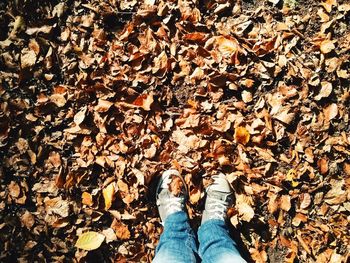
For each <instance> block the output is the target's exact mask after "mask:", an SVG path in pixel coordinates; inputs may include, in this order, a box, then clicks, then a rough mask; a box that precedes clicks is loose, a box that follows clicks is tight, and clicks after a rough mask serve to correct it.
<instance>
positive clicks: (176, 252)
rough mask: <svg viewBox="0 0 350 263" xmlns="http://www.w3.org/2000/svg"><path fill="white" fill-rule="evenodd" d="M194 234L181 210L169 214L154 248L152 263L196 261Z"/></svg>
mask: <svg viewBox="0 0 350 263" xmlns="http://www.w3.org/2000/svg"><path fill="white" fill-rule="evenodd" d="M195 240H196V239H195V235H194V233H193V231H192V229H191V227H190V225H189V223H188V217H187V214H186V213H185V212H183V211H180V212H176V213H173V214H171V215H169V216H168V217H167V218H166V220H165V223H164V231H163V233H162V235H161V237H160V240H159V244H158V246H157V249H156V256H155V257H154V259H153V262H154V263H162V262H164V263H165V262H166V263H168V262H174V263H178V262H179V263H180V262H181V263H185V262H196V255H197V244H196V241H195Z"/></svg>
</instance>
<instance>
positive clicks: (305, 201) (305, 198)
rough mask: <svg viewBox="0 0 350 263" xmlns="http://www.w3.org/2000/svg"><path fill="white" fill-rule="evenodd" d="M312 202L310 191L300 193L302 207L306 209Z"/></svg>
mask: <svg viewBox="0 0 350 263" xmlns="http://www.w3.org/2000/svg"><path fill="white" fill-rule="evenodd" d="M310 204H311V196H310V194H309V193H303V194H301V195H300V208H301V209H305V208H308V207H309V205H310Z"/></svg>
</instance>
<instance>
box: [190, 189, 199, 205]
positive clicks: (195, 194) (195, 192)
mask: <svg viewBox="0 0 350 263" xmlns="http://www.w3.org/2000/svg"><path fill="white" fill-rule="evenodd" d="M200 198H201V191H200V189H199V188H197V187H195V188H193V189H192V190H191V192H190V202H191V204H197V203H198V201H199V199H200Z"/></svg>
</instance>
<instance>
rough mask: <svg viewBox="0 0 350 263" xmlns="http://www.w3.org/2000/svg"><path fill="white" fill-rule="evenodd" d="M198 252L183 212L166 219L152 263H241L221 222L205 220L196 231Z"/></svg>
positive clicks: (241, 259) (233, 243)
mask: <svg viewBox="0 0 350 263" xmlns="http://www.w3.org/2000/svg"><path fill="white" fill-rule="evenodd" d="M198 241H199V249H197V242H196V236H195V234H194V232H193V230H192V229H191V227H190V225H189V223H188V217H187V214H186V213H185V212H176V213H174V214H171V215H169V216H168V217H167V219H166V220H165V222H164V231H163V233H162V235H161V237H160V240H159V244H158V246H157V249H156V255H155V257H154V259H153V263H163V262H166V263H187V262H200V258H201V259H202V262H203V263H231V262H237V263H243V262H246V261H245V260H244V259H243V258H242V257H241V255H240V254H239V252H238V250H237V247H236V243H235V242H234V241H233V240H232V239H231V237H230V236H229V233H228V230H227V227H226V225H225V222H224V221H222V220H217V219H213V220H208V221H206V222H205V223H204V224H203V225H201V226H200V227H199V229H198Z"/></svg>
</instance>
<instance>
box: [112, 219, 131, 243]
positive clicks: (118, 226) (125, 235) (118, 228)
mask: <svg viewBox="0 0 350 263" xmlns="http://www.w3.org/2000/svg"><path fill="white" fill-rule="evenodd" d="M111 228H112V229H113V230H114V232H115V234H116V236H117V238H118V239H120V240H127V239H129V238H130V231H129V228H128V226H127V225H125V224H123V223H122V222H120V221H118V220H117V219H114V220H113V222H112V225H111Z"/></svg>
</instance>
